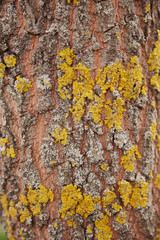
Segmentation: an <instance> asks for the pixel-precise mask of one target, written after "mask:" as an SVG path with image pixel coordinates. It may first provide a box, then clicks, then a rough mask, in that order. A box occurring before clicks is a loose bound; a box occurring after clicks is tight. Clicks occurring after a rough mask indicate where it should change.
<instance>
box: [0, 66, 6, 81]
mask: <svg viewBox="0 0 160 240" xmlns="http://www.w3.org/2000/svg"><path fill="white" fill-rule="evenodd" d="M5 69H6V66H5V65H4V64H3V63H0V78H3V77H4V72H5Z"/></svg>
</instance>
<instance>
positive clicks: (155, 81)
mask: <svg viewBox="0 0 160 240" xmlns="http://www.w3.org/2000/svg"><path fill="white" fill-rule="evenodd" d="M150 83H151V85H153V86H154V87H156V88H157V89H158V91H159V92H160V76H159V75H158V74H157V73H155V74H154V75H153V77H151V79H150Z"/></svg>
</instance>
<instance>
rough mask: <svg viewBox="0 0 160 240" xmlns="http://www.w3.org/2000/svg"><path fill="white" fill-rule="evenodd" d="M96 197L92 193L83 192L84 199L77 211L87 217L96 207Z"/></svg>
mask: <svg viewBox="0 0 160 240" xmlns="http://www.w3.org/2000/svg"><path fill="white" fill-rule="evenodd" d="M93 206H94V199H93V198H92V196H91V195H86V194H85V193H84V194H83V200H82V201H81V202H80V203H79V204H78V206H77V209H76V213H78V214H80V215H81V216H83V217H85V218H87V217H88V216H89V215H90V214H91V212H92V211H93V210H94V209H95V208H94V207H93Z"/></svg>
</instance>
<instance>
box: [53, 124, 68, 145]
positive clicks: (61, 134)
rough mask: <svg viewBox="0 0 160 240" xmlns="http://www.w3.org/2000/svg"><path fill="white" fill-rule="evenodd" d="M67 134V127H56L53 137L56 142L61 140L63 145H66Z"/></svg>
mask: <svg viewBox="0 0 160 240" xmlns="http://www.w3.org/2000/svg"><path fill="white" fill-rule="evenodd" d="M67 135H68V134H67V130H66V129H65V128H63V129H62V130H61V129H60V128H55V129H54V132H53V133H52V137H54V138H55V143H56V142H59V143H61V144H62V145H66V143H67Z"/></svg>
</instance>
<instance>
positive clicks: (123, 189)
mask: <svg viewBox="0 0 160 240" xmlns="http://www.w3.org/2000/svg"><path fill="white" fill-rule="evenodd" d="M118 186H119V189H118V191H119V192H120V197H121V198H122V200H123V202H124V206H127V204H128V203H129V201H130V199H129V196H130V194H131V193H132V186H131V184H130V183H129V182H127V181H126V180H123V181H121V182H118Z"/></svg>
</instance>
